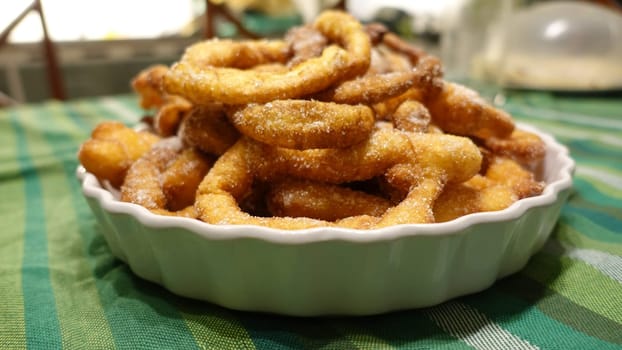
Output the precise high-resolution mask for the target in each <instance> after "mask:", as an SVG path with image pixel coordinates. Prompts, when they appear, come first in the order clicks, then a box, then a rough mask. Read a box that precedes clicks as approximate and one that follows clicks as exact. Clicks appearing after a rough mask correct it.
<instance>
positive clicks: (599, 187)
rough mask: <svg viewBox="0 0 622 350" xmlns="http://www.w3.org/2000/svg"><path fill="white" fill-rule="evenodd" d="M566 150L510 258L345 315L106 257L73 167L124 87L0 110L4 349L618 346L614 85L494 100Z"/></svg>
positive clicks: (119, 108)
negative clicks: (386, 308) (558, 184)
mask: <svg viewBox="0 0 622 350" xmlns="http://www.w3.org/2000/svg"><path fill="white" fill-rule="evenodd" d="M503 108H505V109H506V110H507V111H509V112H510V113H512V114H513V115H514V117H515V118H516V120H518V121H521V122H526V123H529V124H532V125H534V126H536V127H538V128H540V129H542V130H543V131H545V132H548V133H551V134H553V135H555V136H556V137H557V139H558V140H559V141H560V142H562V143H563V144H565V145H567V146H568V148H569V149H570V151H571V156H572V157H573V158H574V159H575V160H576V162H577V167H576V173H575V178H574V192H573V194H572V195H571V196H570V199H569V201H568V203H567V204H566V205H565V206H564V207H563V209H562V212H561V217H560V219H559V222H558V224H557V226H556V227H555V229H554V231H553V233H552V236H551V239H550V240H549V241H548V243H547V244H546V245H545V247H544V248H543V249H542V250H541V251H540V252H538V253H536V254H535V255H534V256H533V258H532V259H531V260H530V261H529V263H528V265H527V266H526V267H525V268H524V269H523V270H521V271H520V272H518V273H516V274H514V275H512V276H510V277H507V278H505V279H503V280H500V281H498V282H497V283H496V284H495V285H493V286H492V287H491V288H489V289H487V290H485V291H483V292H480V293H477V294H473V295H469V296H465V297H461V298H458V299H455V300H452V301H450V302H447V303H444V304H442V305H439V306H435V307H431V308H426V309H420V310H409V311H401V312H394V313H389V314H384V315H378V316H369V317H351V318H347V317H344V318H292V317H283V316H276V315H266V314H257V313H245V312H237V311H232V310H227V309H224V308H221V307H219V306H216V305H212V304H209V303H205V302H199V301H195V300H190V299H185V298H182V297H178V296H175V295H173V294H171V293H170V292H168V291H166V290H165V289H164V288H162V287H160V286H158V285H155V284H152V283H150V282H146V281H144V280H141V279H140V278H138V277H136V276H135V275H133V274H132V272H131V271H130V270H129V269H128V267H127V266H126V265H125V264H123V263H122V262H121V261H119V260H117V259H115V258H114V257H113V256H112V255H111V253H110V251H109V250H108V247H107V245H106V243H105V241H104V240H103V237H102V235H101V234H100V232H99V230H100V228H99V226H98V224H97V223H96V221H95V218H94V217H93V215H92V214H91V212H90V210H89V208H88V206H87V205H86V202H85V199H84V198H83V196H82V193H81V190H80V186H79V183H78V180H77V179H76V177H75V169H76V166H77V159H76V151H77V149H78V146H79V144H80V143H81V142H83V141H84V140H85V139H86V138H87V137H88V135H89V132H90V131H91V130H92V129H93V127H94V126H95V125H96V124H97V123H99V122H101V121H103V120H110V119H115V120H121V121H122V122H124V123H126V124H128V125H131V124H135V123H136V122H137V120H138V119H139V118H140V117H141V116H142V114H143V111H141V110H140V108H139V107H138V103H137V100H136V98H135V97H134V96H127V95H125V96H111V97H103V98H96V99H86V100H77V101H71V102H66V103H59V102H46V103H42V104H36V105H26V106H20V107H17V108H12V109H4V110H2V109H0V194H1V197H2V201H0V227H2V230H1V231H0V348H1V349H23V348H31V349H48V348H49V349H59V348H66V349H115V348H118V349H155V348H168V349H180V348H183V349H227V348H231V349H252V348H259V349H298V348H323V349H333V348H334V349H344V348H345V349H348V348H358V349H384V348H386V349H394V348H395V349H427V348H432V349H462V348H465V349H471V348H475V349H538V348H540V349H621V348H622V210H621V209H622V95H620V94H613V95H609V96H583V95H554V94H547V93H537V92H520V93H518V92H515V93H512V94H509V95H508V96H507V103H506V104H505V105H504V107H503Z"/></svg>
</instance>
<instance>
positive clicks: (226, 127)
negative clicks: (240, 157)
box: [178, 105, 240, 155]
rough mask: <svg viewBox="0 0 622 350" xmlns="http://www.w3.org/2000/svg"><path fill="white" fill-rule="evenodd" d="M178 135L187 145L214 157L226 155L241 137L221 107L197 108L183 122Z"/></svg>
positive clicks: (206, 106)
mask: <svg viewBox="0 0 622 350" xmlns="http://www.w3.org/2000/svg"><path fill="white" fill-rule="evenodd" d="M178 135H179V137H180V138H181V140H182V142H183V143H184V144H185V145H187V146H190V147H195V148H197V149H199V150H201V151H203V152H205V153H207V154H213V155H221V154H223V153H225V151H226V150H227V149H228V148H229V147H231V146H232V145H233V144H234V143H235V142H236V141H237V140H238V138H239V137H240V133H239V132H238V130H237V129H236V128H235V127H234V126H233V125H231V123H230V122H229V120H228V119H227V116H226V114H225V110H224V108H223V107H222V106H221V105H205V106H197V107H195V108H194V109H193V110H192V111H191V112H190V113H189V114H188V115H187V116H186V117H185V118H184V119H183V120H182V121H181V125H180V126H179V132H178Z"/></svg>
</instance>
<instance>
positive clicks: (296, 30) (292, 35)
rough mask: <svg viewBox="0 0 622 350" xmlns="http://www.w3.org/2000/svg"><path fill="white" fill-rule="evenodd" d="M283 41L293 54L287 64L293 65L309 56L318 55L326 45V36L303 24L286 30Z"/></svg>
mask: <svg viewBox="0 0 622 350" xmlns="http://www.w3.org/2000/svg"><path fill="white" fill-rule="evenodd" d="M285 42H286V43H287V44H288V45H289V47H290V50H291V51H292V54H293V57H292V58H291V59H290V60H289V61H288V62H287V65H288V66H290V67H293V66H295V65H297V64H298V63H301V62H303V61H306V60H308V59H309V58H312V57H318V56H320V55H321V54H322V51H323V50H324V48H325V47H326V45H328V38H326V37H325V36H324V35H322V33H321V32H320V31H319V30H317V29H315V28H313V26H310V25H305V26H298V27H293V28H291V29H290V30H288V31H287V33H285Z"/></svg>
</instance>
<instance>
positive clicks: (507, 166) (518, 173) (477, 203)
mask: <svg viewBox="0 0 622 350" xmlns="http://www.w3.org/2000/svg"><path fill="white" fill-rule="evenodd" d="M543 189H544V183H542V182H539V181H536V180H535V178H534V176H533V173H531V172H529V171H527V170H525V169H523V168H522V167H521V166H520V164H518V163H517V162H515V161H514V160H512V159H510V158H505V157H494V158H493V159H492V160H491V162H490V164H489V166H488V169H487V170H486V172H485V174H484V175H479V174H478V175H475V176H473V178H471V179H469V180H468V181H465V182H463V183H459V184H454V185H451V186H448V187H447V188H446V189H445V190H444V191H443V193H442V194H441V195H440V196H439V198H438V200H437V201H436V203H434V215H435V217H436V220H437V222H444V221H449V220H453V219H456V218H458V217H460V216H463V215H467V214H472V213H478V212H486V211H496V210H502V209H505V208H507V207H509V206H510V205H512V204H513V203H514V202H516V201H517V200H519V199H523V198H527V197H532V196H536V195H539V194H540V193H542V190H543Z"/></svg>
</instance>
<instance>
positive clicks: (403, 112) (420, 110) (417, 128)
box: [390, 100, 432, 132]
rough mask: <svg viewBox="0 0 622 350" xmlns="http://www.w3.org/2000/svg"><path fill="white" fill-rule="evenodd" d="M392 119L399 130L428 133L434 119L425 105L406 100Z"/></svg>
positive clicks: (393, 114) (392, 115)
mask: <svg viewBox="0 0 622 350" xmlns="http://www.w3.org/2000/svg"><path fill="white" fill-rule="evenodd" d="M390 119H391V121H392V122H393V125H394V126H395V127H396V128H397V129H399V130H404V131H410V132H427V131H428V126H429V125H430V120H431V119H432V117H431V116H430V111H428V109H427V108H426V107H425V106H424V105H423V103H421V102H419V101H417V100H406V101H404V102H402V103H401V104H400V105H399V106H398V107H397V109H396V110H395V112H393V113H392V114H391V118H390Z"/></svg>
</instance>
